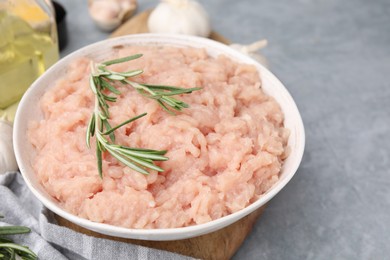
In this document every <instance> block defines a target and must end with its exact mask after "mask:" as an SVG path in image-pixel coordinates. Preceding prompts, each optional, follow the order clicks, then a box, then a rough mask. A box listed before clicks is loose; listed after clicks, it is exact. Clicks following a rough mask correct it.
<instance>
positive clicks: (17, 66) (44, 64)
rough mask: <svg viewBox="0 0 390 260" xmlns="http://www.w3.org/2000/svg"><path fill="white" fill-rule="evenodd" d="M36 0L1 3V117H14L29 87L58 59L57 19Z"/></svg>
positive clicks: (11, 118)
mask: <svg viewBox="0 0 390 260" xmlns="http://www.w3.org/2000/svg"><path fill="white" fill-rule="evenodd" d="M36 2H37V1H31V0H18V1H15V0H13V1H10V2H6V3H5V5H4V4H2V5H0V32H1V37H0V117H2V116H3V117H8V119H9V120H11V121H12V120H13V117H14V114H15V111H16V107H17V104H18V102H19V100H20V99H21V97H22V96H23V94H24V92H25V91H26V90H27V88H28V87H29V86H30V85H31V83H32V82H33V81H34V80H35V79H36V78H37V77H39V76H40V75H41V74H42V73H43V72H44V71H45V70H46V69H47V68H48V67H49V66H50V65H52V64H53V63H55V62H56V61H57V60H58V43H57V32H56V28H55V22H54V19H53V17H51V16H50V15H49V14H48V12H45V10H44V8H43V7H42V6H40V5H39V4H38V3H36ZM46 7H47V6H46ZM46 11H50V9H47V10H46Z"/></svg>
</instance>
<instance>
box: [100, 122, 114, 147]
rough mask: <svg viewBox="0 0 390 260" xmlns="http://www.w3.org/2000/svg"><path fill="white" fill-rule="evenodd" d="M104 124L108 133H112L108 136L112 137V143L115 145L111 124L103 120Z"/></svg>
mask: <svg viewBox="0 0 390 260" xmlns="http://www.w3.org/2000/svg"><path fill="white" fill-rule="evenodd" d="M102 122H103V125H104V127H105V129H106V130H107V131H108V132H110V133H109V134H108V136H109V137H110V139H111V141H112V142H113V143H115V135H114V133H113V131H111V129H112V128H111V125H110V123H109V122H108V121H107V120H103V121H102Z"/></svg>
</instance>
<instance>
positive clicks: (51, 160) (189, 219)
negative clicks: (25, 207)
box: [28, 46, 289, 229]
mask: <svg viewBox="0 0 390 260" xmlns="http://www.w3.org/2000/svg"><path fill="white" fill-rule="evenodd" d="M136 53H142V54H143V57H142V58H139V59H137V60H134V61H131V62H126V63H121V64H117V65H112V66H111V67H112V69H113V70H116V71H128V70H133V69H143V70H144V72H143V73H142V74H141V75H140V76H137V77H136V78H134V80H135V81H137V82H140V83H143V82H147V83H150V84H165V85H174V86H181V87H185V88H193V87H202V89H201V90H199V91H196V92H193V93H191V94H186V95H182V96H180V99H181V100H183V101H185V102H186V103H187V104H189V105H190V107H189V108H186V109H184V110H183V111H182V112H179V113H177V114H176V115H174V116H173V115H171V114H169V113H167V112H166V111H164V110H163V109H162V108H161V107H160V106H159V105H158V104H157V103H156V102H155V101H154V100H152V99H148V98H146V97H144V96H141V95H139V94H138V93H137V92H136V91H135V90H133V89H131V88H129V87H127V86H124V85H122V84H118V85H116V87H117V88H118V89H119V90H120V91H121V93H122V94H121V95H120V97H119V98H118V100H117V102H114V103H111V104H110V115H111V119H110V121H111V122H112V125H117V124H120V123H121V122H123V121H125V120H127V119H129V118H131V117H134V116H136V115H139V114H142V113H144V112H146V113H147V115H146V116H145V117H143V118H141V119H139V120H136V121H134V122H132V123H130V124H128V125H126V126H123V127H122V128H119V129H118V130H117V131H116V133H115V134H116V142H117V143H120V144H123V145H126V146H130V147H141V148H150V149H157V150H167V151H168V152H167V154H166V156H167V157H169V160H168V161H165V162H161V163H158V165H159V166H160V167H162V168H163V169H164V172H161V173H158V172H156V171H150V174H149V175H143V174H141V173H138V172H136V171H133V170H131V169H129V168H128V167H126V166H124V165H123V164H121V163H119V162H118V161H117V160H116V159H115V158H113V157H111V156H110V155H109V154H108V153H105V154H104V158H103V174H104V177H103V179H101V178H100V177H99V175H98V170H97V164H96V156H95V147H93V146H92V148H91V149H88V148H87V146H86V144H85V136H86V129H87V124H88V121H89V118H90V116H91V113H92V111H93V107H94V95H93V93H92V92H91V90H90V87H89V73H90V66H89V64H90V60H89V59H87V58H82V59H78V60H77V61H76V62H73V63H72V64H71V65H70V66H69V67H68V69H67V73H66V74H65V75H64V76H63V77H62V78H60V79H58V80H57V81H56V82H53V84H55V86H53V87H51V88H49V89H48V91H47V92H46V93H45V94H44V95H43V96H42V98H41V101H40V106H41V109H42V111H43V115H44V118H43V119H42V120H39V121H36V120H34V121H31V122H30V123H29V130H28V138H29V140H30V142H31V143H32V144H33V146H34V149H35V152H36V153H35V157H34V159H33V168H34V170H35V173H36V175H37V178H38V179H39V182H40V183H41V184H42V186H43V187H44V189H45V190H46V191H47V192H48V193H49V194H50V195H51V196H52V197H53V198H55V199H56V200H58V201H59V203H60V205H61V206H62V207H63V208H64V209H66V210H67V211H68V212H70V213H72V214H74V215H77V216H80V217H82V218H85V219H89V220H92V221H94V222H99V223H106V224H111V225H115V226H121V227H127V228H136V229H160V228H177V227H185V226H191V225H197V224H202V223H206V222H209V221H211V220H215V219H218V218H221V217H223V216H226V215H229V214H231V213H234V212H237V211H239V210H241V209H243V208H245V207H247V206H248V205H250V204H251V203H253V202H254V201H256V200H257V199H258V198H259V197H261V196H262V194H264V193H265V192H266V191H267V190H269V189H270V188H271V187H272V186H273V185H274V184H275V183H276V182H277V181H278V178H279V173H280V171H281V168H282V164H283V161H284V159H285V158H286V157H287V155H288V148H287V142H288V137H289V131H288V130H287V129H286V128H284V124H283V122H284V116H283V113H282V111H281V108H280V106H279V105H278V103H277V102H276V101H275V100H274V99H273V98H272V97H270V96H268V95H266V94H264V93H263V91H262V89H261V79H260V76H259V72H258V70H257V69H256V67H254V66H253V65H247V64H240V63H237V62H234V61H232V60H230V59H229V58H227V57H225V56H218V57H216V58H213V57H210V56H209V55H208V54H207V52H206V50H205V49H201V48H190V47H186V48H178V47H168V46H165V47H161V46H159V47H157V46H146V47H141V46H131V47H123V48H116V49H114V50H113V53H112V58H116V57H123V56H128V55H132V54H136Z"/></svg>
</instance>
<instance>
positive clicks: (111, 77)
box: [104, 74, 126, 81]
mask: <svg viewBox="0 0 390 260" xmlns="http://www.w3.org/2000/svg"><path fill="white" fill-rule="evenodd" d="M104 77H105V78H107V79H111V80H119V81H121V80H124V79H126V77H124V76H121V75H118V74H110V75H107V76H104Z"/></svg>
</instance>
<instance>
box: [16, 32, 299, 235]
mask: <svg viewBox="0 0 390 260" xmlns="http://www.w3.org/2000/svg"><path fill="white" fill-rule="evenodd" d="M162 44H164V45H171V46H179V47H188V46H190V47H197V48H206V49H207V51H208V52H209V54H210V55H211V56H216V55H219V54H224V55H226V56H228V57H230V58H231V59H233V60H236V61H238V62H243V63H250V64H253V65H255V66H256V68H257V69H258V71H259V73H260V75H261V79H262V88H263V90H264V91H265V92H266V93H267V94H268V95H270V96H273V97H274V98H275V99H276V100H277V102H278V103H279V104H280V105H281V108H282V110H283V112H284V115H285V122H284V123H285V127H286V128H288V129H290V131H291V135H290V137H289V142H288V145H289V146H290V148H291V154H290V155H289V157H288V158H287V159H286V160H285V162H284V165H283V168H282V172H281V174H280V180H279V182H278V183H277V184H276V185H274V186H273V187H272V188H271V189H270V190H269V191H268V192H267V193H266V194H264V196H262V197H261V198H260V199H259V200H257V201H256V202H254V203H253V204H251V205H249V206H248V207H246V208H245V209H242V210H240V211H238V212H236V213H233V214H231V215H228V216H225V217H222V218H220V219H217V220H214V221H211V222H208V223H205V224H201V225H195V226H189V227H183V228H172V229H128V228H123V227H117V226H112V225H107V224H101V223H95V222H92V221H89V220H87V219H83V218H80V217H77V216H75V215H72V214H70V213H68V212H67V211H65V210H64V209H63V208H61V206H60V205H59V204H58V202H57V201H56V200H54V199H53V198H52V197H50V196H49V195H48V194H47V193H46V191H45V190H44V189H43V187H42V186H41V185H40V184H39V182H38V180H37V179H36V176H35V173H34V170H33V168H32V165H31V158H32V154H33V153H34V149H33V147H32V145H31V144H30V142H29V141H28V138H27V134H26V133H27V127H28V122H29V121H30V120H37V119H40V118H42V112H41V111H40V108H39V106H38V105H37V104H38V102H39V99H40V98H41V96H42V95H43V93H44V92H45V91H46V90H47V88H49V87H50V86H53V84H52V82H54V81H55V80H56V79H58V78H60V77H61V76H62V75H63V74H64V73H65V69H66V67H67V65H68V64H69V63H71V62H72V61H73V60H75V59H76V58H78V57H81V56H88V57H91V58H94V59H101V60H104V59H107V58H110V57H107V55H108V54H109V53H110V51H109V50H110V48H112V47H113V46H116V45H125V46H126V45H162ZM13 137H14V147H15V153H16V158H17V162H18V165H19V168H20V171H21V173H22V175H23V177H24V180H25V181H26V183H27V185H28V187H29V188H30V190H31V191H32V192H33V193H34V195H35V196H36V197H37V198H38V199H39V200H40V201H41V202H42V203H43V204H44V205H45V206H46V207H47V208H49V209H50V210H51V211H53V212H55V213H56V214H58V215H59V216H61V217H63V218H65V219H67V220H69V221H71V222H73V223H75V224H77V225H80V226H82V227H84V228H87V229H90V230H93V231H96V232H98V233H102V234H106V235H111V236H115V237H124V238H133V239H143V240H177V239H185V238H190V237H195V236H199V235H202V234H206V233H210V232H212V231H215V230H218V229H221V228H223V227H226V226H228V225H230V224H232V223H233V222H236V221H238V220H239V219H241V218H243V217H244V216H246V215H248V214H250V213H251V212H253V211H255V210H256V209H258V208H260V207H261V206H263V205H264V204H265V203H267V202H268V201H269V200H270V199H271V198H272V197H274V196H275V195H276V194H277V193H278V192H279V191H280V190H281V189H282V188H283V187H284V186H285V185H286V184H287V183H288V182H289V181H290V179H291V178H292V177H293V175H294V174H295V172H296V170H297V169H298V166H299V164H300V162H301V159H302V155H303V151H304V145H305V134H304V128H303V123H302V119H301V116H300V114H299V111H298V109H297V106H296V105H295V103H294V100H293V99H292V97H291V96H290V94H289V93H288V91H287V90H286V88H285V87H284V86H283V84H282V83H281V82H280V81H279V80H278V79H277V78H276V77H275V76H274V75H273V74H272V73H271V72H269V71H268V70H267V69H266V68H264V67H263V66H262V65H260V64H259V63H257V62H255V61H254V60H252V59H251V58H249V57H247V56H245V55H243V54H241V53H239V52H237V51H235V50H233V49H231V48H230V47H228V46H226V45H224V44H221V43H218V42H215V41H212V40H209V39H205V38H198V37H189V36H179V35H177V36H174V35H158V34H140V35H132V36H126V37H120V38H113V39H109V40H105V41H101V42H98V43H95V44H92V45H89V46H86V47H84V48H82V49H80V50H78V51H76V52H74V53H72V54H70V55H68V56H67V57H65V58H63V59H61V60H60V61H59V62H57V63H56V64H55V65H53V66H52V67H51V68H50V69H49V70H47V71H46V72H45V73H44V74H43V75H42V76H41V77H40V78H39V79H37V80H36V81H35V82H34V83H33V84H32V85H31V87H30V88H29V89H28V91H27V92H26V93H25V95H24V96H23V98H22V100H21V102H20V105H19V108H18V111H17V113H16V118H15V124H14V136H13Z"/></svg>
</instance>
